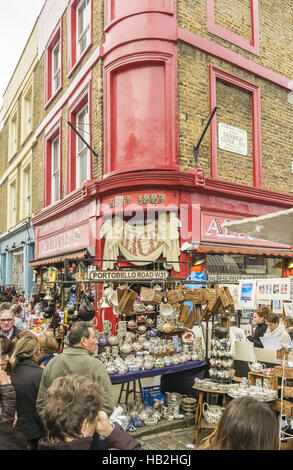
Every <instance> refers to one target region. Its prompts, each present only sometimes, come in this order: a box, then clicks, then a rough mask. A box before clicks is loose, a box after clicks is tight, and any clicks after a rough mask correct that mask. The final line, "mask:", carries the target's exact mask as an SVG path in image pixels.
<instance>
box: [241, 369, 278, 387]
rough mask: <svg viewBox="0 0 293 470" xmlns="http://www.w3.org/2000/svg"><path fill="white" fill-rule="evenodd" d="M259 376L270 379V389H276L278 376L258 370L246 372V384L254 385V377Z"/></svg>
mask: <svg viewBox="0 0 293 470" xmlns="http://www.w3.org/2000/svg"><path fill="white" fill-rule="evenodd" d="M256 378H261V379H262V380H263V379H270V388H271V389H272V390H278V378H277V377H276V376H274V375H267V374H262V373H259V372H248V378H247V384H248V385H255V379H256Z"/></svg>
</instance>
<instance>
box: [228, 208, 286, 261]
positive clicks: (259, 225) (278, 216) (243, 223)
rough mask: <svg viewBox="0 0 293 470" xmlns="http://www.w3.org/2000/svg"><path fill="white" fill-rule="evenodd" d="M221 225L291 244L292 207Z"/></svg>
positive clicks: (236, 230)
mask: <svg viewBox="0 0 293 470" xmlns="http://www.w3.org/2000/svg"><path fill="white" fill-rule="evenodd" d="M223 227H225V228H228V229H229V230H232V231H233V232H238V233H241V234H243V235H249V236H250V237H254V238H261V239H263V240H269V241H273V242H278V243H283V244H285V245H290V246H292V245H293V208H291V209H287V210H282V211H278V212H273V213H271V214H266V215H261V216H259V217H250V218H248V219H241V220H235V221H233V222H225V223H224V224H223ZM292 255H293V252H292ZM292 255H291V256H292Z"/></svg>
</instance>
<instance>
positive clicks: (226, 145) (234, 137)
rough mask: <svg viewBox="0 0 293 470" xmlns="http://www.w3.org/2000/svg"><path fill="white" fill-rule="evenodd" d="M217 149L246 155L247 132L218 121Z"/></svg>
mask: <svg viewBox="0 0 293 470" xmlns="http://www.w3.org/2000/svg"><path fill="white" fill-rule="evenodd" d="M218 145H219V149H221V150H227V152H232V153H237V154H238V155H244V156H246V155H247V132H246V131H244V130H243V129H238V128H237V127H233V126H229V125H228V124H223V123H222V122H219V125H218Z"/></svg>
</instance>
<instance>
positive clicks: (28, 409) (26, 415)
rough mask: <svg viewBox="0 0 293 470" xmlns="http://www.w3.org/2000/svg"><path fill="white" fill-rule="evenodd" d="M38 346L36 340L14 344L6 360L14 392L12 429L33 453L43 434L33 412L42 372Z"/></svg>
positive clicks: (38, 418)
mask: <svg viewBox="0 0 293 470" xmlns="http://www.w3.org/2000/svg"><path fill="white" fill-rule="evenodd" d="M39 352H40V346H39V340H38V338H37V337H36V336H32V335H28V336H24V337H23V338H21V339H20V340H18V341H17V343H16V345H15V348H14V351H13V353H12V355H11V358H10V364H11V368H12V376H11V379H12V383H13V385H14V388H15V392H16V412H17V422H16V426H15V429H16V431H19V432H20V433H22V434H23V435H24V437H25V438H26V439H27V440H28V442H29V448H30V449H31V450H36V449H37V445H38V441H39V439H40V438H41V437H44V436H46V430H45V428H44V426H43V423H42V421H41V418H40V417H39V415H38V413H37V410H36V400H37V395H38V391H39V386H40V382H41V378H42V373H43V370H44V369H42V368H41V367H40V366H39V365H38V364H37V361H38V358H39Z"/></svg>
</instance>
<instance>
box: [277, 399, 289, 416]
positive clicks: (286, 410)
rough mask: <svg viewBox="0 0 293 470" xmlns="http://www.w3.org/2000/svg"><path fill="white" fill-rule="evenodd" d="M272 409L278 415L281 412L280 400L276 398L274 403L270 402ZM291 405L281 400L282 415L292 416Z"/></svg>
mask: <svg viewBox="0 0 293 470" xmlns="http://www.w3.org/2000/svg"><path fill="white" fill-rule="evenodd" d="M272 409H273V410H275V411H277V412H278V413H280V412H281V400H280V398H278V399H277V400H275V401H274V402H272ZM292 411H293V403H291V402H290V401H287V400H283V414H285V415H287V416H292V415H293V413H292Z"/></svg>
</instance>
